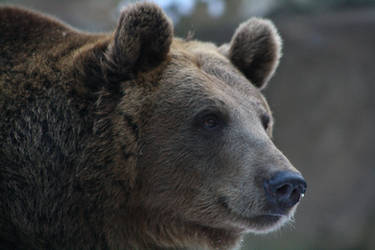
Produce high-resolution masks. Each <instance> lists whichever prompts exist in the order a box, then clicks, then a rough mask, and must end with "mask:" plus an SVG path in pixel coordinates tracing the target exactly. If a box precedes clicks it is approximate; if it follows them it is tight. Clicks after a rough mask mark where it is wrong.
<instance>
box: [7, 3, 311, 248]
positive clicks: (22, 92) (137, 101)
mask: <svg viewBox="0 0 375 250" xmlns="http://www.w3.org/2000/svg"><path fill="white" fill-rule="evenodd" d="M280 41H281V40H280V37H279V35H278V33H277V31H276V29H275V27H274V26H273V24H272V23H271V22H270V21H267V20H263V19H257V18H252V19H250V20H248V21H246V22H244V23H243V24H241V25H240V26H239V27H238V29H237V30H236V32H235V34H234V35H233V38H232V39H231V41H230V43H228V44H225V45H223V46H220V47H217V46H215V45H214V44H212V43H204V42H199V41H195V40H191V39H186V40H184V39H179V38H174V37H173V27H172V25H171V22H170V21H169V19H168V18H167V17H166V16H165V14H164V13H163V12H162V11H161V9H159V8H158V7H157V6H155V5H154V4H151V3H138V4H134V5H131V6H129V7H127V8H126V9H124V10H123V12H122V14H121V17H120V20H119V22H118V25H117V28H116V30H115V31H114V33H113V34H89V33H84V32H80V31H77V30H75V29H73V28H71V27H68V26H67V25H65V24H63V23H61V22H59V21H57V20H55V19H53V18H51V17H48V16H45V15H42V14H38V13H35V12H32V11H28V10H24V9H21V8H17V7H9V6H3V7H1V9H0V112H1V116H0V248H1V249H232V248H236V247H239V243H240V242H241V239H242V237H243V235H244V234H246V233H248V232H254V233H262V232H269V231H272V230H275V229H277V228H279V227H280V226H281V225H282V224H284V223H285V222H286V221H288V220H289V219H290V217H291V216H292V215H293V213H294V211H295V208H296V206H297V203H298V202H299V200H300V197H301V196H302V195H303V194H304V192H305V189H306V183H305V181H304V179H303V178H302V176H301V174H300V173H299V172H298V171H297V170H296V169H295V168H294V167H293V166H292V165H291V163H290V162H289V161H288V159H287V158H286V157H285V156H284V155H283V154H282V153H281V152H280V151H279V150H278V149H277V148H276V146H275V145H274V143H273V142H272V139H271V134H272V125H273V120H272V116H271V111H270V109H269V107H268V105H267V103H266V101H265V98H264V97H263V96H262V94H261V92H260V90H261V89H262V88H263V87H264V86H265V84H266V83H267V82H268V80H269V79H270V78H271V76H272V75H273V73H274V71H275V69H276V67H277V65H278V61H279V57H280V49H281V42H280Z"/></svg>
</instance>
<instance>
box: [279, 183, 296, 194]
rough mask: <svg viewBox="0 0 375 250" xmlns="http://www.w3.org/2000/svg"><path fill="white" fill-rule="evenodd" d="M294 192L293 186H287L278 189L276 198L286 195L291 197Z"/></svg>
mask: <svg viewBox="0 0 375 250" xmlns="http://www.w3.org/2000/svg"><path fill="white" fill-rule="evenodd" d="M291 190H292V187H291V185H289V184H285V185H282V186H281V187H279V188H278V189H276V196H284V195H289V194H290V192H291Z"/></svg>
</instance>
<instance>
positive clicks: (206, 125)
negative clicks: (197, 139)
mask: <svg viewBox="0 0 375 250" xmlns="http://www.w3.org/2000/svg"><path fill="white" fill-rule="evenodd" d="M224 118H225V116H224V115H223V114H222V113H221V112H219V111H217V112H216V111H212V110H206V111H203V112H201V113H199V114H198V115H197V116H196V117H195V119H194V127H195V128H197V129H199V130H201V131H202V130H203V131H207V132H213V131H218V130H220V128H222V127H223V126H224V120H225V119H224Z"/></svg>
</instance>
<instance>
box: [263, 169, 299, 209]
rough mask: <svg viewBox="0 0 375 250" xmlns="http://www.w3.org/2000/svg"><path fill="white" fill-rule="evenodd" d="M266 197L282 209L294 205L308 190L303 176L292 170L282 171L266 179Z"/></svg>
mask: <svg viewBox="0 0 375 250" xmlns="http://www.w3.org/2000/svg"><path fill="white" fill-rule="evenodd" d="M264 189H265V191H266V197H267V198H268V200H269V201H270V202H271V204H272V205H273V206H276V207H277V208H280V209H282V210H285V209H288V208H291V207H293V206H294V205H295V204H296V203H297V202H298V201H299V200H300V198H301V195H303V194H304V193H305V191H306V182H305V180H304V179H303V177H302V176H301V175H300V174H298V173H295V172H292V171H282V172H278V173H277V174H275V175H274V176H273V177H272V178H271V179H269V180H265V181H264Z"/></svg>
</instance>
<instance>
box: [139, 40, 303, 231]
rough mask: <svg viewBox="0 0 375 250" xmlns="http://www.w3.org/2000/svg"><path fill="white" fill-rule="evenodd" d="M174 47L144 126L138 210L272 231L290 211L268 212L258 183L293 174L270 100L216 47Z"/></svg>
mask: <svg viewBox="0 0 375 250" xmlns="http://www.w3.org/2000/svg"><path fill="white" fill-rule="evenodd" d="M176 43H178V44H177V45H176V46H173V45H172V49H171V51H170V59H169V62H168V64H167V65H166V67H165V69H164V70H163V72H162V73H161V77H160V80H159V82H158V83H157V84H158V85H159V86H158V87H157V91H156V92H155V93H154V95H152V97H150V98H152V100H151V101H150V103H153V105H152V110H151V111H150V112H149V115H150V117H148V118H147V123H146V124H145V125H144V127H143V128H141V130H142V131H143V136H142V139H141V145H142V157H141V158H140V159H139V162H138V166H137V167H138V171H139V172H138V178H139V179H140V180H142V191H141V192H142V194H141V195H139V196H138V197H144V198H143V200H142V201H141V202H144V204H141V206H144V207H147V208H148V209H150V210H156V211H159V212H160V213H165V214H168V215H169V216H172V217H174V218H175V219H179V220H182V221H186V222H189V223H197V224H199V225H202V226H207V227H216V228H223V229H231V230H236V231H254V232H263V231H269V230H272V229H274V228H276V227H277V226H278V225H280V224H282V222H284V221H285V220H286V219H287V218H289V217H290V216H291V215H292V214H293V211H294V209H293V208H292V209H290V210H288V211H283V212H280V211H276V210H274V209H273V208H271V207H269V204H268V201H267V197H266V193H265V191H264V187H263V182H264V180H266V179H268V178H270V177H271V176H272V175H273V174H274V173H276V172H277V171H282V170H291V171H296V170H295V169H294V168H293V166H292V165H291V164H290V163H289V162H288V160H287V159H286V158H285V156H284V155H283V154H282V153H281V152H280V151H279V150H278V149H277V148H276V147H275V145H274V144H273V142H272V140H271V133H272V115H271V112H270V109H269V107H268V105H267V102H266V101H265V99H264V97H263V96H262V94H261V93H260V90H259V89H258V88H257V87H255V86H254V85H253V84H252V83H251V82H250V81H249V80H248V79H247V78H246V77H245V76H244V75H243V74H242V73H241V72H240V71H239V70H238V69H237V68H236V67H235V66H234V65H233V64H232V63H231V61H230V60H229V59H228V58H226V57H225V56H223V55H222V54H220V52H219V50H218V49H217V48H216V47H215V46H213V45H210V44H204V43H199V42H182V41H177V42H176Z"/></svg>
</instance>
